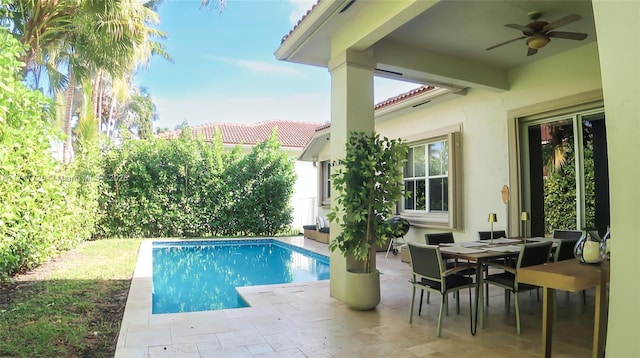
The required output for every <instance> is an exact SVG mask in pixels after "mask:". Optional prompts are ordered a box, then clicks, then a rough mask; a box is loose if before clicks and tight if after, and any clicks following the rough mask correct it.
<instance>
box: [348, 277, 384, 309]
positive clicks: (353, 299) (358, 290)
mask: <svg viewBox="0 0 640 358" xmlns="http://www.w3.org/2000/svg"><path fill="white" fill-rule="evenodd" d="M345 284H346V285H347V287H346V290H345V300H344V302H345V304H346V305H347V306H348V307H349V308H351V309H354V310H358V311H368V310H372V309H374V308H376V306H377V305H378V303H380V272H379V271H378V270H375V271H374V272H371V273H354V272H350V271H347V272H346V276H345Z"/></svg>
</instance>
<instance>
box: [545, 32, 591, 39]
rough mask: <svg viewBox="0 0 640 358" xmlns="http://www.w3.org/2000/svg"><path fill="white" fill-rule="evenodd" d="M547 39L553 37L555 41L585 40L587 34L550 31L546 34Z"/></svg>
mask: <svg viewBox="0 0 640 358" xmlns="http://www.w3.org/2000/svg"><path fill="white" fill-rule="evenodd" d="M547 36H549V37H555V38H557V39H569V40H584V39H586V38H587V34H584V33H582V32H564V31H551V32H549V33H547Z"/></svg>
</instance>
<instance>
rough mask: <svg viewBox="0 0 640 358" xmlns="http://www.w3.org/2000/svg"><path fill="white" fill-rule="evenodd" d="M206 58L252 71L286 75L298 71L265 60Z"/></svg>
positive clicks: (297, 72) (296, 73)
mask: <svg viewBox="0 0 640 358" xmlns="http://www.w3.org/2000/svg"><path fill="white" fill-rule="evenodd" d="M207 58H208V59H211V60H214V61H217V62H224V63H228V64H231V65H235V66H238V67H241V68H244V69H248V70H251V71H254V72H264V73H284V74H288V75H298V74H299V73H300V71H298V70H296V69H295V68H292V67H290V66H288V65H284V64H283V65H280V64H274V63H270V62H265V61H253V60H239V59H233V58H229V57H222V56H207Z"/></svg>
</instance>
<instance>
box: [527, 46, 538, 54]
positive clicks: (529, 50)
mask: <svg viewBox="0 0 640 358" xmlns="http://www.w3.org/2000/svg"><path fill="white" fill-rule="evenodd" d="M537 53H538V50H537V49H535V48H531V47H527V56H533V55H535V54H537Z"/></svg>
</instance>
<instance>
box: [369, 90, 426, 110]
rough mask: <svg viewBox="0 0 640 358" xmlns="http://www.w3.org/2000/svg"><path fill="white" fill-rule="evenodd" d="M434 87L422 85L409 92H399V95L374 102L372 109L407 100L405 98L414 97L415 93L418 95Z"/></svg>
mask: <svg viewBox="0 0 640 358" xmlns="http://www.w3.org/2000/svg"><path fill="white" fill-rule="evenodd" d="M434 89H436V87H433V86H422V87H418V88H416V89H412V90H411V91H409V92H405V93H401V94H399V95H397V96H395V97H391V98H389V99H387V100H384V101H382V102H379V103H376V104H375V106H373V110H374V111H377V110H379V109H382V108H384V107H388V106H390V105H392V104H396V103H398V102H402V101H405V100H407V99H409V98H411V97H415V96H417V95H420V94H422V93H425V92H429V91H432V90H434Z"/></svg>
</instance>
